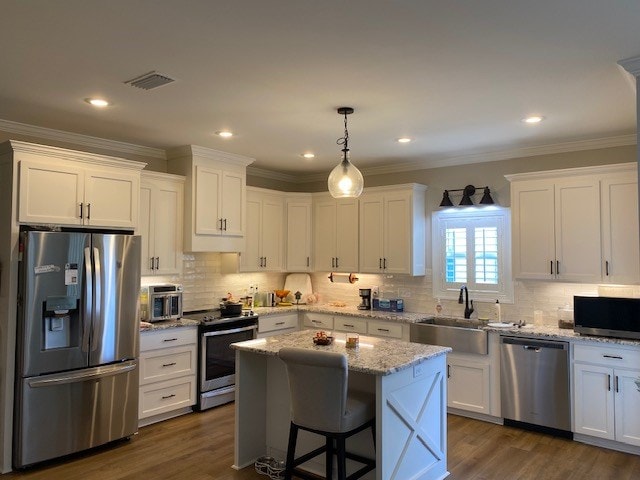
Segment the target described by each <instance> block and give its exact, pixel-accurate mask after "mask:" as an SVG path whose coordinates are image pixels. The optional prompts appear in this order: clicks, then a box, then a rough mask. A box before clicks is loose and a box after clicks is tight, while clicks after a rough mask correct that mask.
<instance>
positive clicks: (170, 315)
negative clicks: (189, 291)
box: [147, 284, 182, 322]
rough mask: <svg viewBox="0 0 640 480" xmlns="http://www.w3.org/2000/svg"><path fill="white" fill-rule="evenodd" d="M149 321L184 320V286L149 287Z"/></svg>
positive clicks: (164, 285)
mask: <svg viewBox="0 0 640 480" xmlns="http://www.w3.org/2000/svg"><path fill="white" fill-rule="evenodd" d="M148 288H149V293H148V301H149V307H148V309H147V312H148V316H149V318H148V321H149V322H159V321H162V320H177V319H178V318H182V285H173V284H163V285H149V287H148Z"/></svg>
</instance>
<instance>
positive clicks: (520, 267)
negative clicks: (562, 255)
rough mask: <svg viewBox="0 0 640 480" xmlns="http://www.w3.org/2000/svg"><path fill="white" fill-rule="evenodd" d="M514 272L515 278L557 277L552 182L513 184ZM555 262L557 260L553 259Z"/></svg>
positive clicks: (546, 278) (547, 278)
mask: <svg viewBox="0 0 640 480" xmlns="http://www.w3.org/2000/svg"><path fill="white" fill-rule="evenodd" d="M511 211H512V213H513V215H512V220H513V222H512V240H513V274H514V277H515V278H532V279H545V280H549V279H552V278H554V272H555V266H553V267H552V264H551V262H554V261H555V258H556V256H555V233H554V188H553V183H552V182H547V181H536V182H533V181H532V182H515V183H513V184H512V185H511ZM554 263H555V262H554Z"/></svg>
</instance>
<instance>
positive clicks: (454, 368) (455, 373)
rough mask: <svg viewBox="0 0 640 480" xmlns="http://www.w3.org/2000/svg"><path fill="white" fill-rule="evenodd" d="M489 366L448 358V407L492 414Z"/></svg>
mask: <svg viewBox="0 0 640 480" xmlns="http://www.w3.org/2000/svg"><path fill="white" fill-rule="evenodd" d="M489 391H490V383H489V364H481V363H478V362H477V361H470V360H465V359H456V358H454V357H453V356H451V355H449V356H448V358H447V406H448V407H451V408H459V409H460V410H467V411H470V412H477V413H485V414H487V415H488V414H489V413H490V407H491V405H490V394H489Z"/></svg>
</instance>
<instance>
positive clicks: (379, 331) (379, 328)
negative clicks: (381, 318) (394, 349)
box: [368, 321, 402, 338]
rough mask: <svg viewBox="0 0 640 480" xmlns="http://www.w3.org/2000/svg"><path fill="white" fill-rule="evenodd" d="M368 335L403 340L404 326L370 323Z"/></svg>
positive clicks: (389, 323)
mask: <svg viewBox="0 0 640 480" xmlns="http://www.w3.org/2000/svg"><path fill="white" fill-rule="evenodd" d="M368 333H369V335H375V336H377V337H392V338H402V325H401V324H399V323H391V322H376V321H370V322H369V326H368Z"/></svg>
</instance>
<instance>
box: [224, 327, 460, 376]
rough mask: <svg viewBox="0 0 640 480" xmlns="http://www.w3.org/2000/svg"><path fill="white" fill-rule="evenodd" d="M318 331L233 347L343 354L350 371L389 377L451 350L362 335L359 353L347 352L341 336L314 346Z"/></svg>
mask: <svg viewBox="0 0 640 480" xmlns="http://www.w3.org/2000/svg"><path fill="white" fill-rule="evenodd" d="M314 335H315V330H302V331H299V332H292V333H286V334H283V335H276V336H273V337H268V338H259V339H256V340H248V341H246V342H240V343H234V344H232V345H231V347H232V348H235V349H237V350H242V351H247V352H253V353H259V354H263V355H277V354H278V352H279V351H280V349H281V348H283V347H299V348H308V349H309V350H322V351H327V352H340V353H345V354H346V355H347V359H348V362H349V370H352V371H354V372H362V373H368V374H373V375H389V374H391V373H394V372H397V371H399V370H403V369H405V368H409V367H411V366H413V365H417V364H419V363H421V362H424V361H427V360H429V359H431V358H434V357H438V356H440V355H444V354H446V353H448V352H451V348H449V347H440V346H437V345H421V344H418V343H410V342H404V341H401V340H393V339H389V338H377V337H368V336H364V335H360V346H359V348H358V349H357V350H354V349H349V348H345V339H344V338H340V336H338V337H337V338H336V339H335V340H334V342H333V343H332V344H331V345H326V346H320V345H314V343H313V337H314Z"/></svg>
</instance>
